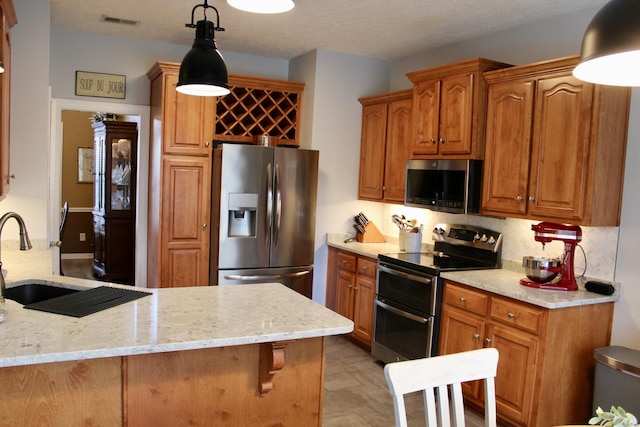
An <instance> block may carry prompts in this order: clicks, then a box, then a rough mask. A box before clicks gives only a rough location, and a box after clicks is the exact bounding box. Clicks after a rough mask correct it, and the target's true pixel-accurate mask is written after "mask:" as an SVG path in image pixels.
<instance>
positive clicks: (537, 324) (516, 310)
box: [491, 297, 544, 334]
mask: <svg viewBox="0 0 640 427" xmlns="http://www.w3.org/2000/svg"><path fill="white" fill-rule="evenodd" d="M491 318H492V319H494V320H497V321H499V322H503V323H506V324H508V325H512V326H515V327H518V328H520V329H524V330H526V331H529V332H533V333H534V334H539V333H540V331H541V330H542V321H543V318H544V312H543V311H542V310H540V309H536V308H534V307H531V306H529V305H525V304H520V303H517V302H515V301H512V300H506V299H502V298H495V297H494V298H491Z"/></svg>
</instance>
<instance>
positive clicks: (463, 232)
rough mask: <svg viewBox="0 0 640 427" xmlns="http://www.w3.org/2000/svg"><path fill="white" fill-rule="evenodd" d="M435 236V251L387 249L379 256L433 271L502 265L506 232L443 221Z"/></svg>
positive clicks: (391, 262) (436, 229)
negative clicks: (393, 250)
mask: <svg viewBox="0 0 640 427" xmlns="http://www.w3.org/2000/svg"><path fill="white" fill-rule="evenodd" d="M432 237H433V240H434V252H397V253H383V254H379V255H378V259H379V260H380V261H384V262H387V263H390V264H395V265H399V266H404V267H405V268H408V269H413V270H418V271H421V272H423V273H426V274H431V275H438V274H440V272H443V271H461V270H480V269H490V268H499V267H500V262H501V249H502V245H501V243H502V235H501V234H500V233H498V232H495V231H492V230H487V229H484V228H480V227H473V226H468V225H450V226H449V225H444V224H443V225H438V226H437V227H436V228H434V230H433V232H432Z"/></svg>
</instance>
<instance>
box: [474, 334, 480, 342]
mask: <svg viewBox="0 0 640 427" xmlns="http://www.w3.org/2000/svg"><path fill="white" fill-rule="evenodd" d="M478 338H480V334H479V333H477V332H476V333H475V334H473V339H474V340H477V339H478Z"/></svg>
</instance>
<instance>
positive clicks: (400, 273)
mask: <svg viewBox="0 0 640 427" xmlns="http://www.w3.org/2000/svg"><path fill="white" fill-rule="evenodd" d="M378 271H384V272H385V273H389V274H393V275H394V276H399V277H402V278H404V279H408V280H413V281H416V282H420V283H425V284H427V285H429V284H431V283H433V279H429V278H427V277H421V276H416V275H414V274H409V273H405V272H403V271H400V270H396V269H393V268H389V267H385V266H384V265H380V264H378Z"/></svg>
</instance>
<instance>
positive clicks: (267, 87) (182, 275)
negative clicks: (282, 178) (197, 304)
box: [147, 62, 304, 287]
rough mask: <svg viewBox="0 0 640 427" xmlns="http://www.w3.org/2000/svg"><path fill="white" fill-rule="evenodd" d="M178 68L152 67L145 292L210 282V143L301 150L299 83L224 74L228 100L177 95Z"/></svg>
mask: <svg viewBox="0 0 640 427" xmlns="http://www.w3.org/2000/svg"><path fill="white" fill-rule="evenodd" d="M179 71H180V64H178V63H169V62H157V63H156V64H155V65H154V66H153V67H152V68H151V70H149V72H147V77H148V78H149V79H150V80H151V116H152V117H151V118H152V127H151V150H150V167H149V182H150V183H151V184H152V185H151V186H150V188H149V225H148V229H149V233H148V258H147V261H148V263H147V277H148V286H149V287H179V286H205V285H208V284H209V257H210V230H209V227H210V223H209V222H210V212H211V179H212V176H211V174H212V171H211V168H212V166H211V164H212V156H213V141H214V140H216V141H226V142H238V143H247V142H251V143H255V142H256V137H257V136H259V135H267V136H270V137H272V138H273V140H274V141H275V144H276V145H293V146H295V145H298V144H299V138H300V133H299V132H300V120H301V115H302V93H303V89H304V84H303V83H296V82H287V81H281V80H271V79H262V78H255V77H246V76H233V75H231V76H229V85H230V87H231V93H230V94H229V95H227V96H225V97H200V96H190V95H184V94H181V93H179V92H177V91H176V90H175V88H176V83H177V82H178V73H179Z"/></svg>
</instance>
